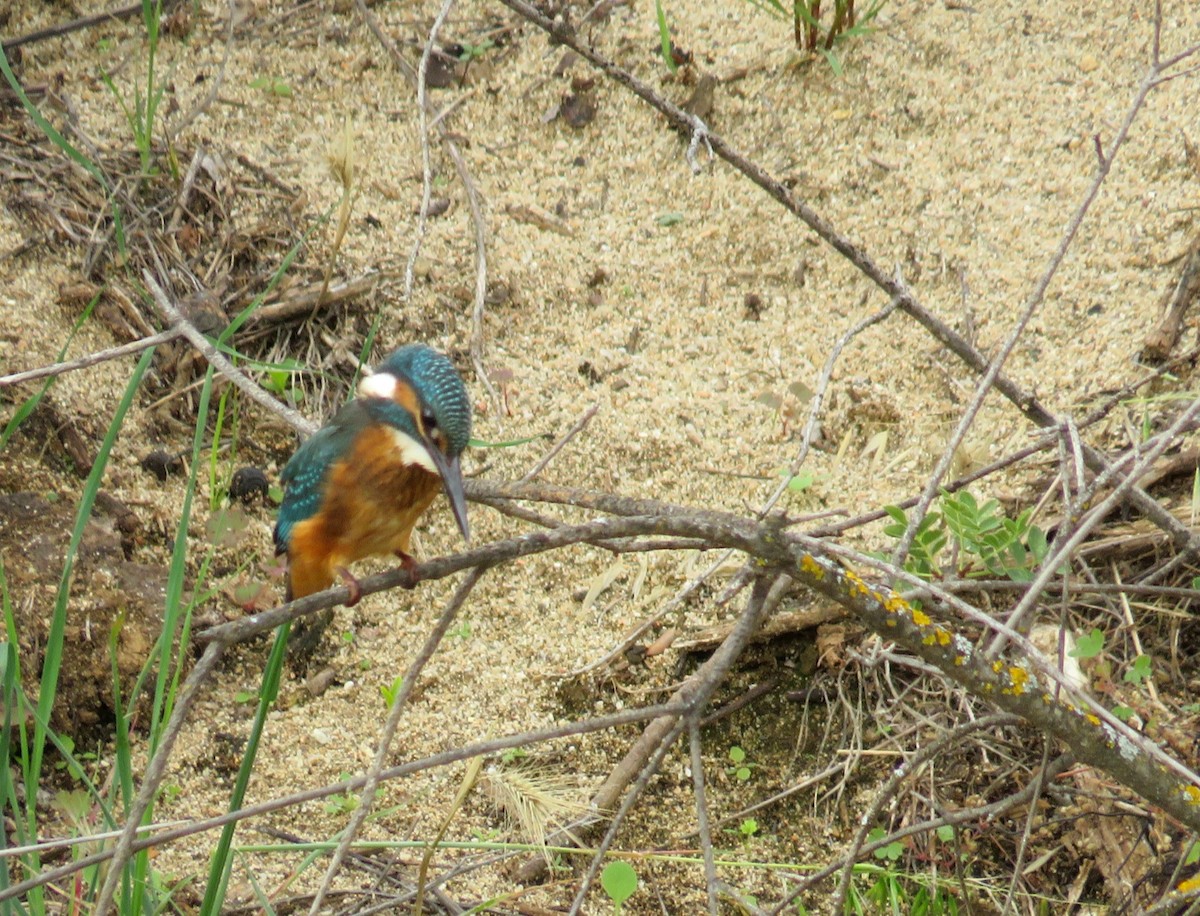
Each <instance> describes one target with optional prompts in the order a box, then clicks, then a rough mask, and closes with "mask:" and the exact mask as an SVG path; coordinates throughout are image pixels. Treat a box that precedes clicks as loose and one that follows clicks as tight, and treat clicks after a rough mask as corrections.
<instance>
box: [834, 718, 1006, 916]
mask: <svg viewBox="0 0 1200 916" xmlns="http://www.w3.org/2000/svg"><path fill="white" fill-rule="evenodd" d="M1019 722H1020V719H1017V718H1016V717H1015V716H1010V715H1007V714H1005V713H994V714H993V715H990V716H984V717H983V718H981V719H976V720H975V721H973V722H963V723H962V724H960V725H956V726H954V727H953V728H951V729H949V730H947V731H946V732H944V733H943V734H941V735H939V736H938V737H937V738H936V739H935V740H933V741H931V742H930V743H929V744H926V745H925V746H924V747H922V748H920V749H919V750H918V751H917V752H916V753H915V754H913V755H912V758H911V759H909V760H905V761H903V762H902V763H901V764H900V765H899V766H898V767H896V769H895V770H894V771H893V773H892V775H891V776H890V777H888V780H887V782H885V783H884V784H883V785H882V786H880V787H879V789H878V790H876V792H875V798H874V800H873V801H872V802H871V804H870V805H869V806H868V808H867V810H866V811H864V812H863V813H862V815H861V816H860V818H859V825H858V831H857V832H856V833H855V835H854V839H853V840H851V841H850V848H849V849H847V850H846V853H845V855H844V856H843V857H842V858H843V861H844V862H845V865H844V866H843V867H842V874H841V877H840V878H839V879H838V885H837V890H835V891H834V893H833V901H832V904H831V905H830V908H829V911H830V912H831V913H841V912H843V910H844V909H845V904H846V895H847V893H848V892H849V890H850V879H851V878H852V877H853V876H854V863H855V862H857V861H858V857H859V854H860V853H861V852H862V848H863V844H865V843H866V841H867V833H868V832H869V831H870V830H871V827H872V825H874V823H875V821H876V819H877V818H878V817H879V815H880V812H882V811H883V809H884V808H885V807H886V806H887V805H889V804H891V803H892V802H893V801H894V800H895V793H896V790H897V789H899V788H900V784H901V783H903V782H904V780H906V779H908V777H909V776H911V775H913V774H915V773H916V772H917V771H918V770H919V769H920V768H921V767H923V766H924V765H925V764H926V763H928V762H930V761H931V760H933V759H934V758H935V757H937V756H938V754H940V753H942V752H943V751H944V750H946V749H947V748H948V747H950V746H952V745H954V744H955V743H957V742H958V741H961V740H962V739H963V738H965V737H966V736H967V735H969V734H971V733H972V732H976V731H981V730H983V729H988V728H999V727H1001V726H1005V725H1016V724H1018V723H1019Z"/></svg>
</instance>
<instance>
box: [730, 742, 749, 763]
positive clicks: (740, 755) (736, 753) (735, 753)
mask: <svg viewBox="0 0 1200 916" xmlns="http://www.w3.org/2000/svg"><path fill="white" fill-rule="evenodd" d="M729 759H730V760H731V761H733V762H734V763H743V762H744V761H745V760H746V752H745V751H744V750H742V749H741V748H740V747H738V746H737V745H736V744H735V745H734V746H733V747H731V748H730V749H729Z"/></svg>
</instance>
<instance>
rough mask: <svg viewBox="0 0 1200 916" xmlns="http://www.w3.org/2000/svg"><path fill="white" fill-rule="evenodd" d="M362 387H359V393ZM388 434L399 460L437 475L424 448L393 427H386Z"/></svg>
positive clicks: (435, 468)
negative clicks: (390, 436) (398, 454)
mask: <svg viewBox="0 0 1200 916" xmlns="http://www.w3.org/2000/svg"><path fill="white" fill-rule="evenodd" d="M389 377H390V376H389ZM371 378H375V376H371ZM361 390H362V386H361V385H360V386H359V391H360V392H361ZM388 432H389V433H391V434H392V441H393V442H395V443H396V451H398V452H399V453H400V460H401V461H403V462H404V463H405V464H416V465H419V466H420V467H423V468H424V469H425V470H427V471H428V472H429V473H430V474H437V475H438V476H439V477H440V476H441V475H440V474H438V469H437V465H436V464H434V463H433V459H432V458H430V457H429V452H427V451H426V450H425V446H424V445H422V444H421V443H420V442H418V441H417V440H416V439H414V438H413V437H412V436H410V435H409V434H408V433H406V432H401V431H400V430H398V429H396V428H394V427H390V426H389V427H388Z"/></svg>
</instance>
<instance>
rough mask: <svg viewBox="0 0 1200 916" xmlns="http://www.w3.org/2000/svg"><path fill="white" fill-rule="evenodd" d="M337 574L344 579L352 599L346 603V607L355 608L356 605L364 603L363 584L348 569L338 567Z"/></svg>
mask: <svg viewBox="0 0 1200 916" xmlns="http://www.w3.org/2000/svg"><path fill="white" fill-rule="evenodd" d="M335 572H337V574H338V575H339V576H341V577H342V579H343V581H345V583H346V588H348V589H349V590H350V597H349V599H347V601H346V607H354V605H356V604H358V602H360V601H362V583H360V582H359V581H358V580H357V579H356V578H354V574H353V573H351V572H350V570H348V569H346V567H345V566H339V567H337V568H336V570H335Z"/></svg>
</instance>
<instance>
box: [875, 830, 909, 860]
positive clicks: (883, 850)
mask: <svg viewBox="0 0 1200 916" xmlns="http://www.w3.org/2000/svg"><path fill="white" fill-rule="evenodd" d="M885 836H887V831H886V830H884V829H883V828H882V827H876V828H875V829H874V830H872V831H871V832H870V833H868V834H867V842H868V843H877V842H879V841H880V840H882V839H883V838H884V837H885ZM874 855H875V858H877V859H882V860H884V861H887V862H895V861H896V860H897V859H899V858H900V857H901V856H902V855H904V844H903V843H901V842H900V841H899V840H895V841H894V842H891V843H888V844H887V845H886V846H880V847H879V848H878V849H876V850H875V853H874Z"/></svg>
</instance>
